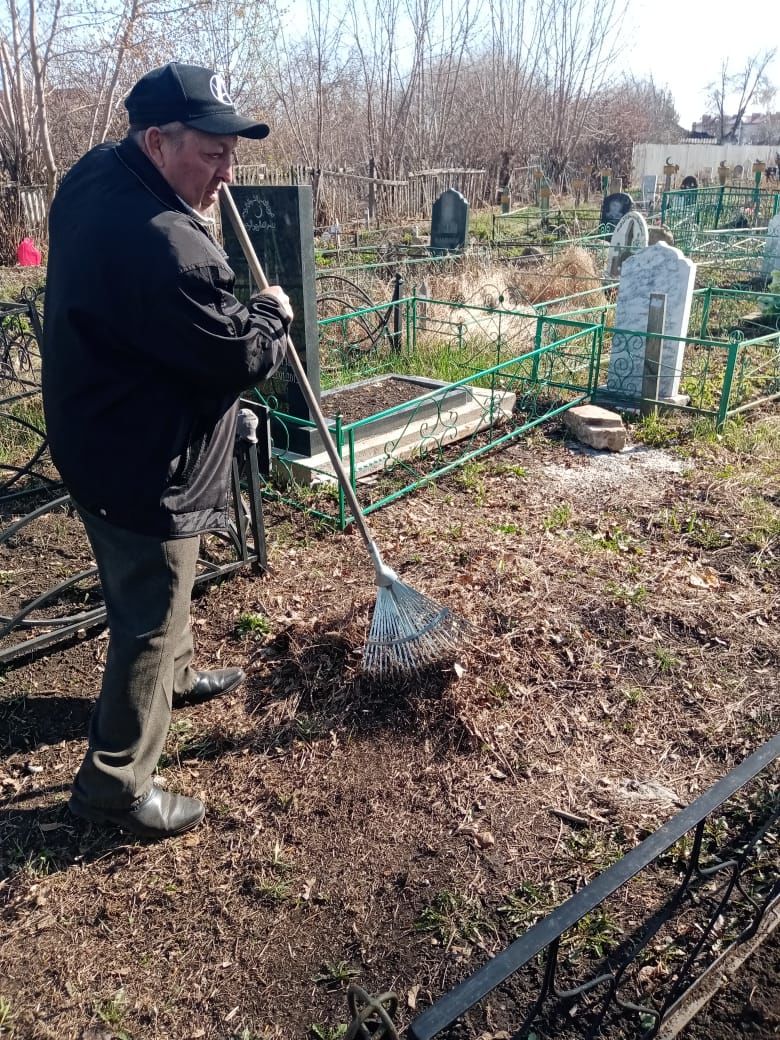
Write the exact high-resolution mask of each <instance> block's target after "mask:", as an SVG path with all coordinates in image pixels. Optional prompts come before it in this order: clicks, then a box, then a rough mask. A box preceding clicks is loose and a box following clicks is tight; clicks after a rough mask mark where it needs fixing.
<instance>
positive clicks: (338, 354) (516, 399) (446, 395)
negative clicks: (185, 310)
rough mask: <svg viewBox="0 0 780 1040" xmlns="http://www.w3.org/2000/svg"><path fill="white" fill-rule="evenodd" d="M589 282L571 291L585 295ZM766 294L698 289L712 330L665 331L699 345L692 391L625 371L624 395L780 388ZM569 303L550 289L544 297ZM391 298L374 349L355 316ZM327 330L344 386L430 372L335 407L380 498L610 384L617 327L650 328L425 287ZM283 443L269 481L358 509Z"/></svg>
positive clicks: (718, 411)
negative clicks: (427, 293)
mask: <svg viewBox="0 0 780 1040" xmlns="http://www.w3.org/2000/svg"><path fill="white" fill-rule="evenodd" d="M581 295H583V294H573V296H572V297H570V298H566V299H568V300H570V302H572V303H574V304H576V303H577V298H578V297H580V296H581ZM758 299H759V294H756V293H740V292H733V291H728V290H716V289H703V290H699V291H697V293H696V294H695V296H694V304H693V308H692V317H691V325H690V327H691V330H692V331H694V330H695V331H696V332H698V335H694V336H690V337H688V338H686V339H685V340H675V339H674V338H673V337H669V336H666V337H664V343H665V347H664V349H665V350H669V351H671V352H673V348H674V346H675V345H676V344H677V343H681V344H683V345H684V347H685V350H684V353H683V355H682V361H681V363H680V371H679V373H678V375H679V388H680V393H681V395H684V397H683V398H682V399H681V400H680V402H679V403H678V404H676V405H673V404H671V403H670V402H669V401H661V400H658V399H656V398H654V397H652V396H649V397H643V396H642V394H641V392H639V393H638V392H637V391H636V386H635V385H632V386H631V387H629V386H628V384H627V385H626V388H625V389H626V392H625V393H622V392H621V386H620V382H619V379H618V381H617V384H616V381H615V378H614V374H613V376H612V377H611V378H610V383H611V387H612V394H611V400H612V403H613V404H617V405H618V406H625V407H631V408H632V409H637V408H639V409H642V410H646V409H647V406H657V407H662V408H673V407H676V408H678V409H679V410H681V411H683V412H687V413H691V414H696V415H700V416H704V417H707V418H710V419H712V421H713V422H715V423H716V424H720V425H722V424H723V423H724V422H725V421H726V419H727V418H728V417H729V416H731V415H734V414H737V413H738V412H741V411H744V410H746V409H748V408H752V407H756V406H757V405H759V404H761V403H763V402H765V401H768V400H774V399H777V398H778V397H780V332H778V331H776V330H772V328H771V326H767V327H766V328H764V329H762V327H761V324H760V322H759V323H757V324H755V325H751V322H750V321H749V320H746V319H747V318H749V316H750V314H751V313H752V312H755V308H756V305H757V301H758ZM778 302H779V304H780V301H778ZM558 303H560V301H548V302H547V303H546V304H545V305H543V308H541V309H550V308H552V307H553V306H555V305H556V304H558ZM390 308H392V309H393V310H394V313H395V314H397V315H400V316H401V321H400V324H399V323H395V324H394V323H392V322H389V321H388V322H386V327H387V328H393V329H394V330H395V331H394V333H393V334H392V335H390V334H387V335H385V336H384V337H383V338H381V339H380V341H379V342H378V343H377V345H376V346H375V347H374V348H372V349H370V350H365V351H362V350H360V349H359V348H358V349H356V348H355V346H354V343H353V342H352V340H351V338H350V337H351V333H350V329H351V328H352V327H355V326H354V323H355V322H357V323H358V324H359V323H360V322H361V321H362V322H365V321H366V320H368V318H369V317H370V316H371V315H372V314H374V313H376V312H382V313H386V312H387V311H388V309H390ZM610 322H612V323H613V324H610ZM399 333H400V334H399ZM320 334H321V338H322V340H323V342H324V343H327V344H328V347H327V351H328V356H329V357H330V359H331V361H332V365H331V367H330V368H329V369H328V372H329V377H330V379H331V385H332V386H333V387H344V386H350V387H354V386H355V384H356V383H360V382H361V381H362V384H363V388H364V389H365V387H366V386H367V385H369V384H371V383H372V382H373V383H376V382H377V381H378V380H380V379H382V378H388V377H390V378H392V379H394V380H398V381H403V380H404V379H406V380H407V383H408V382H409V377H412V378H417V379H419V380H422V382H419V383H416V384H415V383H412V384H411V385H410V386H407V387H406V389H407V391H408V393H409V397H408V399H406V400H404V401H403V402H402V403H400V404H395V405H393V406H392V407H389V408H384V409H383V410H378V411H376V412H375V413H374V414H371V415H360V416H358V417H357V418H352V419H351V420H350V421H345V419H344V417H343V415H339V414H335V415H332V416H331V419H332V432H333V436H334V438H335V440H336V443H337V445H338V449H339V452H340V454H341V457H342V458H343V460H344V462H345V465H346V468H347V470H348V472H349V473H350V477H351V480H352V483H353V486H354V487H355V489H356V492H357V494H358V497H359V499H360V501H361V505H362V506H363V508H364V509H365V510H366V511H367V512H371V511H372V510H374V509H378V508H380V507H381V506H383V505H385V504H387V503H388V502H391V501H394V500H395V499H397V498H400V497H401V496H403V495H405V494H408V493H409V492H411V491H413V490H414V489H416V488H418V487H420V486H421V485H423V484H425V483H428V482H430V481H433V480H436V479H437V478H439V477H441V476H443V475H445V474H447V473H450V472H452V471H454V470H456V469H458V468H459V467H462V466H464V465H466V464H467V463H469V462H471V461H473V460H474V459H476V458H478V457H479V456H480V455H482V454H483V453H485V452H487V451H492V450H495V449H496V448H497V447H500V446H501V445H502V444H505V443H508V442H510V441H512V440H514V439H516V438H518V437H521V436H523V435H524V434H526V433H527V432H528V431H529V430H531V429H533V428H534V427H535V426H538V425H539V424H541V423H543V422H547V421H550V420H551V419H553V418H555V417H557V416H559V415H560V414H561V413H562V412H564V411H566V410H567V409H569V408H571V407H572V406H574V405H576V404H578V403H582V402H584V401H587V400H605V399H607V398H609V397H610V395H609V394H608V393H607V381H608V377H610V353H611V348H612V344H613V341H614V339H615V337H616V336H620V337H622V340H621V342H622V346H623V348H625V345H626V340H627V338H628V340H629V341H630V344H631V350H632V351H633V352H634V353H636V355H637V356H640V357H642V356H644V352H645V342H646V335H647V334H646V333H643V332H636V331H634V330H621V329H618V328H615V327H614V310H613V305H612V304H604V305H602V306H600V307H589V308H581V309H576V308H575V309H572V311H570V312H569V313H567V314H557V315H554V316H553V315H550V314H545V313H539V312H538V311H537V310H534V309H527V310H522V311H521V310H512V309H508V308H504V307H498V308H495V307H493V308H491V307H481V306H475V305H468V304H463V303H457V302H453V301H446V300H436V299H431V298H428V297H418V296H408V297H404V298H402V299H400V300H397V301H390V302H389V303H386V304H380V305H376V306H375V307H371V308H363V309H362V310H361V311H359V312H356V313H355V314H348V315H341V316H338V317H334V318H328V319H325V320H323V321H321V322H320ZM663 357H664V355H663V354H662V363H663ZM405 385H406V384H405ZM615 389H617V393H615ZM629 390H630V392H629ZM326 401H327V395H325V397H324V398H323V407H324V410H325V412H326V414H328V411H327V407H326ZM267 403H269V404H270V406H271V408H272V412H273V415H274V418H275V420H276V425H277V427H278V428H279V429H281V430H285V429H286V430H288V431H289V430H291V429H292V428H293V427H294V426H301V427H310V428H312V429H313V424H311V423H308V422H307V421H305V420H302V419H297V418H294V417H291V416H289V415H285V414H283V413H281V412H279V411H278V409H275V408H274V407H273V404H274V402H267ZM282 441H283V437H282ZM275 448H276V467H275V478H274V481H273V485H271V486H269V487H268V488H267V493H268V494H269V495H274V496H276V497H278V498H281V499H283V500H284V501H287V502H290V503H292V504H294V505H296V506H299V507H302V508H305V509H307V510H308V511H309V512H310V513H312V514H313V515H315V516H317V517H320V518H322V519H323V520H327V521H328V522H331V523H335V524H337V525H338V526H339V527H342V528H343V527H345V526H346V524H347V523H348V522H349V516H348V513H347V509H346V504H345V501H344V496H343V493H342V491H341V489H340V488H339V487H338V484H337V482H336V481H335V479H334V476H333V473H332V471H331V468H330V465H329V463H328V461H327V458H326V456H325V455H324V454H323V455H322V456H320V457H316V456H315V458H314V459H312V460H301V459H299V458H296V457H295V456H293V455H292V454H291V453H290V452H288V451H286V450H285V445H284V443H283V442H277V444H276V446H275Z"/></svg>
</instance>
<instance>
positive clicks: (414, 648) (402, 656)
mask: <svg viewBox="0 0 780 1040" xmlns="http://www.w3.org/2000/svg"><path fill="white" fill-rule="evenodd" d="M221 191H222V198H223V200H224V202H225V209H226V210H227V214H228V218H229V219H230V223H231V225H232V227H233V231H234V232H235V234H236V237H237V238H238V241H239V244H240V245H241V249H242V250H243V253H244V256H245V257H246V260H247V263H248V264H249V269H250V271H251V272H252V277H253V278H254V280H255V283H256V284H257V285H258V286H259V287H260V288H261V289H266V288H267V287H268V279H267V278H266V276H265V272H264V271H263V268H262V266H261V264H260V261H259V260H258V258H257V254H256V253H255V250H254V247H253V245H252V242H251V240H250V238H249V235H248V233H247V230H246V228H245V227H244V222H243V221H242V219H241V214H240V213H239V212H238V208H237V207H236V204H235V201H234V199H233V196H232V195H231V193H230V189H229V188H228V186H227V185H226V184H223V185H222V188H221ZM287 361H288V363H289V365H290V368H292V370H293V373H294V375H295V378H296V379H297V380H298V384H299V386H300V388H301V392H302V393H303V397H304V400H305V401H306V404H307V405H308V407H309V410H310V412H311V414H312V416H313V418H314V422H315V425H316V427H317V429H318V431H319V433H320V436H321V437H322V443H323V445H324V447H325V450H326V452H327V453H328V457H329V459H330V461H331V464H332V466H333V470H334V473H335V474H336V477H337V479H338V482H339V484H340V485H341V488H342V490H343V492H344V497H345V498H346V500H347V502H348V503H349V507H350V509H351V510H352V516H353V517H354V520H355V523H356V524H357V527H358V530H359V531H360V534H361V536H362V538H363V541H364V543H365V545H366V548H367V550H368V553H369V556H370V557H371V562H372V563H373V565H374V574H375V581H376V585H377V601H376V605H375V607H374V614H373V618H372V622H371V629H370V632H369V638H368V642H367V644H366V648H365V650H364V652H363V667H364V668H365V670H366V671H369V672H373V673H375V674H377V675H378V676H380V677H387V676H389V675H391V674H413V673H416V672H419V670H420V669H421V668H422V667H424V666H428V665H432V664H434V663H435V662H436V661H437V660H438V659H439V658H441V657H442V656H444V655H445V654H447V653H451V652H452V650H453V649H454V644H455V640H456V637H457V636H458V635H459V634H460V632H461V631H462V629H463V627H464V625H463V622H461V621H460V619H458V618H456V617H455V615H454V614H453V613H452V612H451V611H450V610H449V609H448V608H447V607H441V606H439V605H438V604H436V603H434V602H433V600H430V599H428V597H427V596H424V595H423V594H422V593H420V592H417V591H416V590H415V589H413V588H411V587H410V586H408V585H406V584H405V583H404V582H402V581H401V580H400V579H399V577H398V575H397V574H396V573H395V571H394V570H393V569H392V568H391V567H388V566H387V565H386V564H385V562H384V561H383V560H382V556H381V553H380V552H379V547H378V546H377V544H376V542H375V540H374V538H373V535H372V534H371V530H370V529H369V526H368V523H367V522H366V518H365V516H364V515H363V510H362V509H361V507H360V503H359V502H358V498H357V495H356V494H355V489H354V488H353V487H352V483H351V481H350V479H349V476H348V475H347V472H346V470H345V469H344V464H343V462H342V461H341V458H340V456H339V452H338V449H337V447H336V444H335V442H334V440H333V438H332V437H331V434H330V430H329V429H328V424H327V421H326V419H325V416H324V415H323V414H322V410H321V408H320V405H319V401H318V400H317V398H316V396H315V394H314V391H313V390H312V388H311V384H310V383H309V380H308V378H307V376H306V372H305V371H304V368H303V365H302V363H301V359H300V358H299V356H298V352H297V350H296V349H295V345H294V344H293V342H292V339H291V338H290V336H289V335H288V336H287Z"/></svg>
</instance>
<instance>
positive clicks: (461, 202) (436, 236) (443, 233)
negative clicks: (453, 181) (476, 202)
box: [431, 188, 469, 253]
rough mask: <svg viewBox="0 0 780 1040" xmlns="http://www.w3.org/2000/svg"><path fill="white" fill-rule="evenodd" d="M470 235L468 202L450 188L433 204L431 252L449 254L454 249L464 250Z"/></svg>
mask: <svg viewBox="0 0 780 1040" xmlns="http://www.w3.org/2000/svg"><path fill="white" fill-rule="evenodd" d="M468 233H469V204H468V200H467V199H466V198H465V197H464V196H463V195H461V193H460V192H459V191H455V189H454V188H448V189H447V190H446V191H445V192H442V194H441V195H440V196H439V197H438V199H437V200H436V201H435V202H434V204H433V212H432V213H431V251H432V252H434V253H447V252H450V251H451V250H454V249H463V247H464V246H465V245H466V237H467V235H468Z"/></svg>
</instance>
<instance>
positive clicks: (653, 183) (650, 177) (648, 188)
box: [642, 173, 658, 205]
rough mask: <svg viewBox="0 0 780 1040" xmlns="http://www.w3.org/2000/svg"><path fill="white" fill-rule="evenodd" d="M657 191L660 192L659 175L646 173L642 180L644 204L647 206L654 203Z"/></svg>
mask: <svg viewBox="0 0 780 1040" xmlns="http://www.w3.org/2000/svg"><path fill="white" fill-rule="evenodd" d="M656 191H658V174H656V173H646V174H645V175H644V177H643V178H642V202H644V204H645V205H647V204H648V202H652V201H653V199H654V198H655V193H656Z"/></svg>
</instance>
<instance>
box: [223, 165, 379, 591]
mask: <svg viewBox="0 0 780 1040" xmlns="http://www.w3.org/2000/svg"><path fill="white" fill-rule="evenodd" d="M221 191H222V198H223V199H224V201H225V208H226V210H227V213H228V217H229V218H230V223H231V224H232V226H233V231H234V232H235V234H236V238H237V239H238V241H239V245H240V246H241V249H242V250H243V253H244V256H245V257H246V260H247V263H248V264H249V269H250V271H251V272H252V277H253V278H254V280H255V282H256V283H257V285H259V286H260V288H261V289H267V288H268V279H267V278H266V276H265V272H264V271H263V268H262V265H261V264H260V261H259V260H258V258H257V253H256V252H255V248H254V246H253V245H252V241H251V239H250V238H249V234H248V233H247V230H246V228H245V227H244V222H243V220H242V219H241V214H240V213H239V212H238V207H237V206H236V203H235V200H234V199H233V196H232V195H231V194H230V189H229V188H228V186H227V184H224V183H223V184H222V188H221ZM287 360H288V362H289V364H290V368H292V370H293V372H294V374H295V378H296V379H297V380H298V384H299V386H300V388H301V392H302V393H303V397H304V400H305V401H306V404H307V405H308V407H309V411H310V412H311V414H312V416H313V417H314V422H315V425H316V427H317V429H318V430H319V433H320V436H321V437H322V443H323V446H324V447H325V451H326V452H327V453H328V457H329V458H330V461H331V463H332V464H333V469H334V471H335V473H336V476H337V477H338V480H339V483H340V484H341V489H342V491H343V492H344V497H345V498H346V500H347V502H348V503H349V508H350V509H351V510H352V516H353V517H354V520H355V523H356V524H357V527H358V530H359V531H360V533H361V535H362V536H363V541H364V542H365V543H366V547H367V548H368V551H369V553H370V554H371V558H372V560H373V561H374V567H375V569H376V570H377V576H379V575H380V568H384V565H383V563H382V559H381V556H380V555H379V550H378V548H377V546H376V543H375V541H374V539H373V537H372V535H371V531H370V529H369V526H368V524H367V523H366V518H365V517H364V516H363V511H362V509H361V508H360V503H359V502H358V499H357V495H356V494H355V489H354V488H353V487H352V483H351V481H350V479H349V477H348V476H347V471H346V470H345V469H344V463H343V462H342V461H341V458H340V456H339V453H338V449H337V447H336V443H335V441H334V440H333V438H332V436H331V434H330V430H329V429H328V424H327V422H326V419H325V416H324V415H323V414H322V409H321V408H320V404H319V401H318V400H317V398H316V396H315V393H314V391H313V390H312V388H311V383H310V382H309V380H308V377H307V375H306V372H305V370H304V367H303V365H302V363H301V359H300V357H299V356H298V351H297V350H296V349H295V345H294V344H293V341H292V339H291V337H290V334H289V333H288V334H287Z"/></svg>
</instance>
